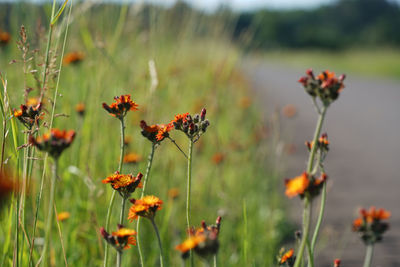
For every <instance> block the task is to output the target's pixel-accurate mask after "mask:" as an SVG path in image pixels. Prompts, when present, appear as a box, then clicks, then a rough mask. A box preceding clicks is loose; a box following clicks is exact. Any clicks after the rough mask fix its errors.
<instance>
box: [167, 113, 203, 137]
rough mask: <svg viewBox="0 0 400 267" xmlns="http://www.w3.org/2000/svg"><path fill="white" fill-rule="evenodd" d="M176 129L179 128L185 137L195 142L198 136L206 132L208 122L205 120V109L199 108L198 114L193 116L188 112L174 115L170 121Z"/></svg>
mask: <svg viewBox="0 0 400 267" xmlns="http://www.w3.org/2000/svg"><path fill="white" fill-rule="evenodd" d="M171 123H172V125H173V126H174V127H175V129H176V130H180V131H182V132H184V133H185V134H186V136H187V137H189V138H190V139H192V140H194V142H196V141H197V140H199V138H200V136H201V135H202V134H203V133H205V132H206V130H207V128H208V126H210V122H209V121H208V120H206V109H205V108H203V109H202V110H201V113H200V115H199V114H196V115H194V116H193V117H192V116H191V115H190V114H189V113H184V114H178V115H175V118H174V119H173V120H172V121H171Z"/></svg>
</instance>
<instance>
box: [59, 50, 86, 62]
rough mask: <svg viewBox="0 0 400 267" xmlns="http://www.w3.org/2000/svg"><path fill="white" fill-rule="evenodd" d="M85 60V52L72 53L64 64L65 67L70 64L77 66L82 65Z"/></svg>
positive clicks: (66, 56) (67, 56) (64, 60)
mask: <svg viewBox="0 0 400 267" xmlns="http://www.w3.org/2000/svg"><path fill="white" fill-rule="evenodd" d="M84 58H85V54H84V53H83V52H78V51H74V52H70V53H68V54H66V55H65V56H64V59H63V63H64V65H69V64H77V63H80V62H81V61H82V60H83V59H84Z"/></svg>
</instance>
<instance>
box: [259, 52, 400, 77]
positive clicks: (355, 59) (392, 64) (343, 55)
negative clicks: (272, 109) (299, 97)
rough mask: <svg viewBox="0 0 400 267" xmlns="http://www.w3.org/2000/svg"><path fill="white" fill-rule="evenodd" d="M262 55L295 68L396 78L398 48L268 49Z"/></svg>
mask: <svg viewBox="0 0 400 267" xmlns="http://www.w3.org/2000/svg"><path fill="white" fill-rule="evenodd" d="M265 58H267V59H268V60H272V61H277V62H280V63H285V64H290V65H293V66H296V67H301V68H309V67H310V66H313V67H314V68H316V69H337V70H341V71H342V72H346V73H353V74H358V75H364V76H370V77H386V78H393V79H400V51H399V50H395V49H390V48H382V49H369V50H368V49H365V48H364V49H350V50H346V51H342V52H329V51H318V50H313V51H302V50H300V51H290V50H289V51H279V52H268V53H267V54H266V55H265Z"/></svg>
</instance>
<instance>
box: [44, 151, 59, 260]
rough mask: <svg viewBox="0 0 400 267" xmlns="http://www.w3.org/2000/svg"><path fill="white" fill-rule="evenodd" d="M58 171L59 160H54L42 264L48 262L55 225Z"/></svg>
mask: <svg viewBox="0 0 400 267" xmlns="http://www.w3.org/2000/svg"><path fill="white" fill-rule="evenodd" d="M57 169H58V159H56V158H55V159H54V165H53V170H52V177H51V183H50V199H49V210H48V212H47V221H46V231H45V239H44V246H43V251H42V256H41V259H42V263H44V262H46V261H47V253H48V248H49V244H50V239H51V227H52V225H53V211H54V196H55V192H56V184H57V183H56V180H57Z"/></svg>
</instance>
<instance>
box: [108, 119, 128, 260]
mask: <svg viewBox="0 0 400 267" xmlns="http://www.w3.org/2000/svg"><path fill="white" fill-rule="evenodd" d="M120 121H121V143H120V156H119V164H118V172H119V173H121V171H122V165H123V159H124V152H125V145H124V139H125V124H124V119H121V120H120ZM115 195H116V190H113V192H112V195H111V199H110V204H109V205H108V210H107V217H106V227H105V228H106V231H108V230H109V228H110V220H111V211H112V208H113V206H114V201H115ZM124 205H125V204H124ZM108 248H109V246H108V242H106V241H105V249H104V262H103V266H104V267H107V266H108ZM117 258H118V257H117Z"/></svg>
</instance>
